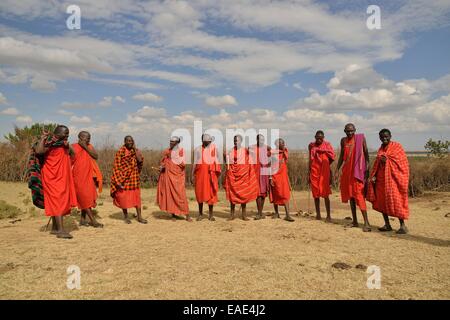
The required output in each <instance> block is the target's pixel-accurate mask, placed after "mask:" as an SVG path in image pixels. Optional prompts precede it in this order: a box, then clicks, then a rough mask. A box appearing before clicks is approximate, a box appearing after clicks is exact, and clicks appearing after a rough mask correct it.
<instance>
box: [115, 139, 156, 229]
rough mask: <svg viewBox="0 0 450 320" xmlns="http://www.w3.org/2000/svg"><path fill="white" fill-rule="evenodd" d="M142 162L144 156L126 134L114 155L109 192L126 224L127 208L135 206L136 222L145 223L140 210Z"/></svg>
mask: <svg viewBox="0 0 450 320" xmlns="http://www.w3.org/2000/svg"><path fill="white" fill-rule="evenodd" d="M143 163H144V157H143V156H142V152H141V151H140V150H139V149H137V148H136V145H135V144H134V139H133V137H131V136H126V137H125V139H124V145H123V146H122V147H121V148H120V149H119V151H117V152H116V155H115V157H114V165H113V174H112V176H111V189H110V194H111V197H112V198H113V199H114V201H113V203H114V205H115V206H116V207H119V208H121V209H122V211H123V215H124V221H125V223H127V224H130V223H131V220H130V219H129V218H128V208H136V213H137V220H138V222H140V223H147V220H145V219H143V218H142V210H141V178H140V174H141V170H142V165H143Z"/></svg>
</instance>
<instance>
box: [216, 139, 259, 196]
mask: <svg viewBox="0 0 450 320" xmlns="http://www.w3.org/2000/svg"><path fill="white" fill-rule="evenodd" d="M249 158H250V157H249V152H248V150H247V148H244V147H241V148H239V149H237V148H233V149H231V151H230V152H229V153H228V154H227V172H226V176H225V179H224V182H223V185H224V188H225V192H226V196H227V200H228V201H230V202H231V203H234V204H243V203H248V202H250V201H253V200H256V198H257V197H258V192H259V189H258V184H257V180H256V174H255V171H254V169H253V166H252V165H251V164H250V161H249Z"/></svg>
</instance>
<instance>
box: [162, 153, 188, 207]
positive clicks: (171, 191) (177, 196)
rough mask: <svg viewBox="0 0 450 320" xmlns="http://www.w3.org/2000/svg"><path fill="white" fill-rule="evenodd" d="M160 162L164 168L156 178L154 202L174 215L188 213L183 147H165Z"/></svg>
mask: <svg viewBox="0 0 450 320" xmlns="http://www.w3.org/2000/svg"><path fill="white" fill-rule="evenodd" d="M160 164H161V165H162V166H164V170H163V171H162V172H161V173H160V175H159V179H158V188H157V191H156V203H157V204H158V206H159V208H160V209H161V210H163V211H166V212H168V213H173V214H176V215H187V214H188V213H189V206H188V200H187V197H186V186H185V178H186V174H185V168H186V161H185V154H184V150H183V148H177V149H175V148H174V149H173V150H170V149H166V150H164V151H163V153H162V158H161V161H160Z"/></svg>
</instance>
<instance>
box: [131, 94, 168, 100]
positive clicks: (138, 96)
mask: <svg viewBox="0 0 450 320" xmlns="http://www.w3.org/2000/svg"><path fill="white" fill-rule="evenodd" d="M133 99H134V100H140V101H148V102H159V101H162V100H163V98H162V97H160V96H158V95H156V94H154V93H151V92H147V93H140V94H136V95H134V96H133Z"/></svg>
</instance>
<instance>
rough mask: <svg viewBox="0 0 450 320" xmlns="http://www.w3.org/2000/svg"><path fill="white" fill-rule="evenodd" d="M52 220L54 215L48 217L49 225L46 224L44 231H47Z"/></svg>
mask: <svg viewBox="0 0 450 320" xmlns="http://www.w3.org/2000/svg"><path fill="white" fill-rule="evenodd" d="M51 220H52V217H50V218H49V219H48V222H47V225H46V226H45V229H44V232H47V229H48V225H49V224H50V221H51Z"/></svg>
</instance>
